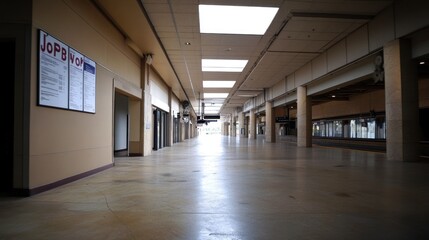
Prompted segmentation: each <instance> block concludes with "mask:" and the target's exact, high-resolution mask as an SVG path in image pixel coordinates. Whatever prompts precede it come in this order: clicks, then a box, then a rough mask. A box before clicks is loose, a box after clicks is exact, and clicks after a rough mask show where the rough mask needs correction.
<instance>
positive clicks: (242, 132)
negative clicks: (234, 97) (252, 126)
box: [238, 112, 247, 138]
mask: <svg viewBox="0 0 429 240" xmlns="http://www.w3.org/2000/svg"><path fill="white" fill-rule="evenodd" d="M245 118H246V117H245V116H244V112H240V113H239V114H238V127H239V128H240V135H239V136H240V137H241V138H245V137H246V136H247V133H246V130H245V129H246V128H245V127H244V119H245Z"/></svg>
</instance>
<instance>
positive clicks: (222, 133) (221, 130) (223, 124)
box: [220, 122, 225, 135]
mask: <svg viewBox="0 0 429 240" xmlns="http://www.w3.org/2000/svg"><path fill="white" fill-rule="evenodd" d="M220 134H221V135H225V123H224V122H223V123H222V124H221V125H220Z"/></svg>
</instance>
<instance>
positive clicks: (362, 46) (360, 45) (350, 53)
mask: <svg viewBox="0 0 429 240" xmlns="http://www.w3.org/2000/svg"><path fill="white" fill-rule="evenodd" d="M346 42H347V62H348V63H350V62H353V61H354V60H356V59H359V58H361V57H363V56H365V55H366V54H368V53H369V46H368V45H369V43H368V26H367V25H364V26H362V27H361V28H359V29H358V30H356V31H355V32H353V33H352V34H351V35H350V36H348V37H347V38H346Z"/></svg>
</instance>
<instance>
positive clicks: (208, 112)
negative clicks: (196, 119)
mask: <svg viewBox="0 0 429 240" xmlns="http://www.w3.org/2000/svg"><path fill="white" fill-rule="evenodd" d="M217 113H219V110H218V111H206V112H205V114H217Z"/></svg>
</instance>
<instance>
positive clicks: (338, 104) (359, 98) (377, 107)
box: [313, 90, 385, 119]
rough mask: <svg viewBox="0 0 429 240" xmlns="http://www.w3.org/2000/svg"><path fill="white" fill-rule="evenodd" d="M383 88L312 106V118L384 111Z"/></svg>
mask: <svg viewBox="0 0 429 240" xmlns="http://www.w3.org/2000/svg"><path fill="white" fill-rule="evenodd" d="M384 108H385V107H384V90H378V91H373V92H369V93H365V94H360V95H356V96H352V97H351V98H350V99H349V101H332V102H327V103H323V104H318V105H314V106H313V119H319V118H329V117H337V116H347V115H355V114H361V113H368V114H369V112H370V111H371V110H374V111H376V112H378V111H384Z"/></svg>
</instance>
